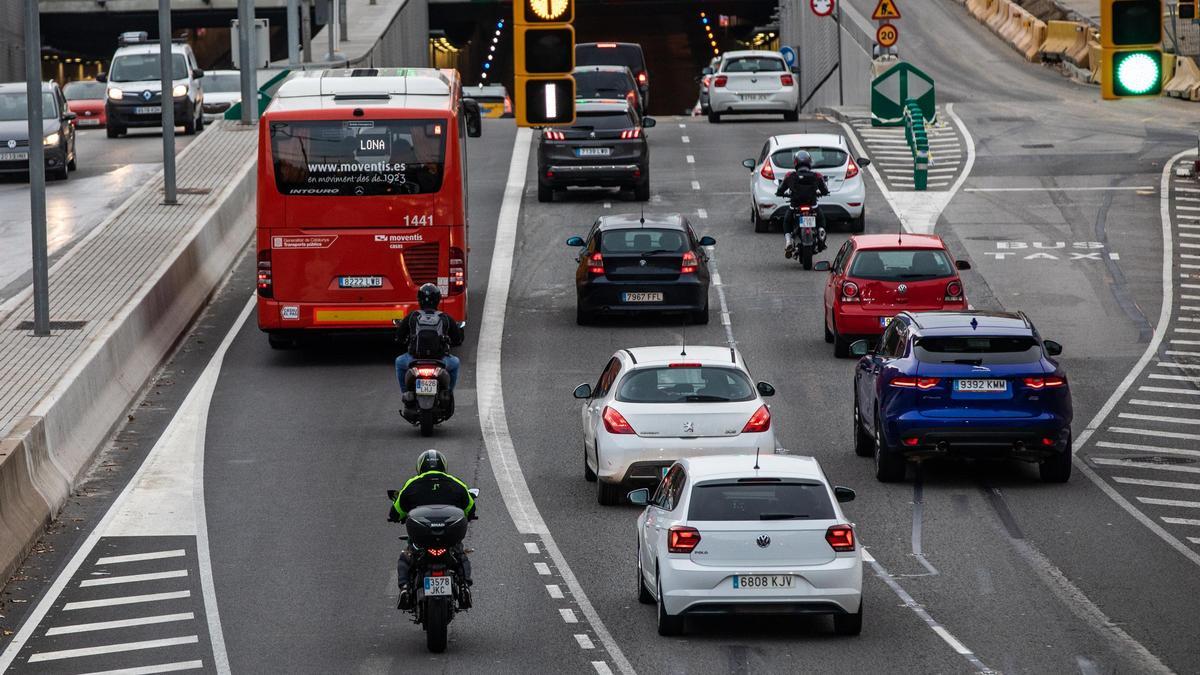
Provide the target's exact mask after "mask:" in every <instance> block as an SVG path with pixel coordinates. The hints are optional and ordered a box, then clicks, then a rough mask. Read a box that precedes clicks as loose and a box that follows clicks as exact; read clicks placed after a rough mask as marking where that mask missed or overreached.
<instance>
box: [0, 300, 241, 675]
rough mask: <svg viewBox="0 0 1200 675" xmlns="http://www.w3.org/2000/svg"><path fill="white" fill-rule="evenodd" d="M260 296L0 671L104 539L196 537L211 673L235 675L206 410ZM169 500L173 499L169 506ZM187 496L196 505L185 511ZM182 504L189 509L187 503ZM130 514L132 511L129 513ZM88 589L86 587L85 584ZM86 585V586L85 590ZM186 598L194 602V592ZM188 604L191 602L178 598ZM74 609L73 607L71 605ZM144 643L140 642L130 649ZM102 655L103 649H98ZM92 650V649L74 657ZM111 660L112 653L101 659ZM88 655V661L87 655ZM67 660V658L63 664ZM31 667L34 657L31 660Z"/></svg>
mask: <svg viewBox="0 0 1200 675" xmlns="http://www.w3.org/2000/svg"><path fill="white" fill-rule="evenodd" d="M255 302H256V297H255V296H251V297H250V299H249V300H248V301H247V302H246V306H245V307H243V308H242V311H241V313H239V314H238V317H237V319H235V320H234V322H233V325H232V326H231V327H230V329H229V332H228V333H226V334H225V337H224V339H223V340H222V341H221V344H220V346H218V347H217V350H216V352H214V353H213V356H212V358H211V359H210V360H209V362H208V365H207V366H205V368H204V371H203V372H202V373H201V374H200V377H199V378H197V380H196V382H195V384H193V385H192V390H191V391H190V392H188V395H187V397H186V398H184V400H183V403H182V404H181V405H180V406H179V410H178V411H177V412H176V413H175V417H173V418H172V419H171V422H170V423H169V424H168V425H167V428H166V429H165V430H163V433H162V436H160V437H159V439H158V442H157V443H155V444H154V447H153V448H152V449H151V450H150V453H149V454H147V455H146V459H145V460H143V461H142V465H141V466H140V467H138V470H137V472H135V473H134V475H133V477H132V478H131V479H130V480H129V482H128V483H127V484H126V485H125V487H124V488H123V489H122V490H121V493H120V494H119V495H118V496H117V498H116V500H114V501H113V503H112V505H111V506H110V507H109V508H108V511H106V512H105V513H104V516H103V517H102V518H101V519H100V522H99V523H97V525H96V527H95V529H93V530H92V532H91V533H90V534H88V536H87V538H86V539H85V540H84V541H83V543H82V544H81V545H80V547H79V549H78V550H77V551H76V552H75V554H74V555H73V556H72V557H71V559H70V560H69V561H67V564H66V566H64V567H63V570H62V571H61V572H60V573H59V575H58V576H57V577H55V579H54V581H53V582H52V583H51V584H50V586H49V587H48V588H47V589H46V593H45V595H43V596H42V599H41V600H40V601H39V602H38V604H37V606H36V607H34V609H33V611H32V612H30V613H29V616H28V617H26V619H25V623H24V624H22V625H21V628H20V630H18V631H17V634H16V635H14V636H13V639H12V641H11V642H9V643H8V647H7V648H5V650H4V652H3V653H2V654H0V672H4V671H5V670H7V669H8V668H9V667H10V666H11V665H12V663H13V660H14V659H15V658H16V657H17V654H19V653H20V652H21V649H22V648H23V647H24V646H25V643H26V642H28V641H29V638H30V637H32V636H33V633H34V631H35V630H36V629H37V627H38V626H39V625H40V624H41V623H42V621H43V620H44V619H45V618H46V614H47V613H48V612H49V611H50V609H51V608H52V607H53V605H54V603H55V602H56V601H57V600H58V597H59V595H60V594H61V593H62V591H63V589H64V588H65V587H66V585H67V583H68V582H70V581H71V579H72V578H73V577H74V576H75V574H76V572H78V571H79V568H80V567H82V565H83V563H84V561H85V560H86V559H87V556H88V555H90V554H91V552H92V550H93V549H94V548H95V547H96V543H97V542H98V541H99V540H100V538H101V537H104V536H122V535H125V536H132V535H164V534H166V535H191V536H195V537H196V557H197V565H198V567H199V569H200V585H201V589H202V591H203V595H204V610H205V614H206V615H207V617H206V618H207V620H208V632H209V641H210V643H211V646H212V655H213V667H214V669H215V670H216V671H217V672H218V673H221V674H222V675H226V674H227V673H229V656H228V654H227V653H226V651H225V638H224V634H223V633H222V632H221V619H220V615H219V614H218V613H217V596H216V591H215V589H214V588H213V578H212V559H211V558H210V556H209V550H208V526H207V520H206V516H205V511H204V484H203V478H204V468H203V461H204V433H205V429H206V427H207V426H208V408H209V403H210V402H211V401H212V396H213V392H214V391H215V390H216V386H217V378H218V376H219V375H220V373H221V364H222V363H223V362H224V360H225V354H226V352H228V351H229V346H230V345H231V344H233V339H234V337H236V336H237V333H238V331H239V330H240V329H241V327H242V324H244V323H245V322H246V319H247V318H248V317H249V316H250V314H251V312H253V311H254V309H255ZM165 497H169V499H165ZM188 497H190V498H191V504H186V501H187V499H188ZM181 501H183V502H184V503H181ZM131 507H132V508H131ZM84 583H87V582H84ZM81 585H82V584H81ZM182 593H185V594H188V595H190V592H187V591H183V592H182ZM169 595H172V594H167V593H164V594H154V595H147V596H134V597H140V598H141V599H140V600H131V599H129V598H126V599H124V600H126V601H128V602H143V601H150V600H165V599H167V596H169ZM179 597H187V595H183V596H179ZM99 603H105V604H113V605H115V604H125V603H124V602H121V599H117V600H104V601H99V600H97V601H88V602H82V603H72V604H71V605H67V606H66V607H64V609H68V608H70V609H83V608H85V606H92V607H102V606H105V604H99ZM72 605H73V606H72ZM132 644H141V643H132ZM93 649H99V648H93ZM76 651H81V652H84V651H87V650H76ZM95 653H107V652H95ZM81 655H82V654H81ZM61 658H66V657H61ZM30 660H31V661H32V660H33V659H32V658H31V659H30Z"/></svg>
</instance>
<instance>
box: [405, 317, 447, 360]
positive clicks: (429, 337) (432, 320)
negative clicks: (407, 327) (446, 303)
mask: <svg viewBox="0 0 1200 675" xmlns="http://www.w3.org/2000/svg"><path fill="white" fill-rule="evenodd" d="M449 341H450V340H449V336H447V335H446V323H445V321H443V320H442V314H441V312H430V311H426V310H423V309H422V310H419V311H418V312H417V314H416V320H415V321H414V322H413V326H412V332H411V333H409V336H408V353H410V354H412V355H413V356H415V357H416V358H418V359H440V358H442V357H444V356H445V355H446V345H447V344H448V343H449Z"/></svg>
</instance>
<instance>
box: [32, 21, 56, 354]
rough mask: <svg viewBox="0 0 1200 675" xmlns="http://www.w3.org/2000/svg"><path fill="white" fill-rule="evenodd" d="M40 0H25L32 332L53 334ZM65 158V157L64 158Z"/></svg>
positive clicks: (43, 335) (45, 334)
mask: <svg viewBox="0 0 1200 675" xmlns="http://www.w3.org/2000/svg"><path fill="white" fill-rule="evenodd" d="M41 28H42V27H41V20H40V17H39V16H38V0H25V96H26V113H27V114H28V120H29V220H30V225H31V230H32V233H33V334H34V335H36V336H38V337H46V336H49V335H50V288H49V286H50V281H49V274H50V270H49V263H48V262H47V260H46V151H45V148H44V147H43V146H42V142H43V141H42V139H44V138H45V137H46V131H45V129H44V128H43V127H42V125H43V120H42V30H41ZM64 159H65V158H64Z"/></svg>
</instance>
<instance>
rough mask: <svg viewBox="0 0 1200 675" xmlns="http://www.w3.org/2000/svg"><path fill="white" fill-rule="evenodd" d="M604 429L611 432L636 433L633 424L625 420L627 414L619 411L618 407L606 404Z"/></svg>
mask: <svg viewBox="0 0 1200 675" xmlns="http://www.w3.org/2000/svg"><path fill="white" fill-rule="evenodd" d="M602 417H603V419H604V429H605V430H606V431H607V432H608V433H610V434H636V433H637V432H636V431H634V430H633V425H631V424H630V423H629V422H628V421H626V420H625V416H624V415H622V414H621V413H619V412H617V409H616V408H612V407H609V406H604V414H603V415H602Z"/></svg>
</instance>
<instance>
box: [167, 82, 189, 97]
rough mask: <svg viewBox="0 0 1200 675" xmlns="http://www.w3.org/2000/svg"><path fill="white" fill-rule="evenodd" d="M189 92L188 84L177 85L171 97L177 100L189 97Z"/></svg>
mask: <svg viewBox="0 0 1200 675" xmlns="http://www.w3.org/2000/svg"><path fill="white" fill-rule="evenodd" d="M187 90H188V86H187V85H186V84H177V85H175V88H174V89H172V90H171V95H172V96H174V97H175V98H182V97H184V96H187Z"/></svg>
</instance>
